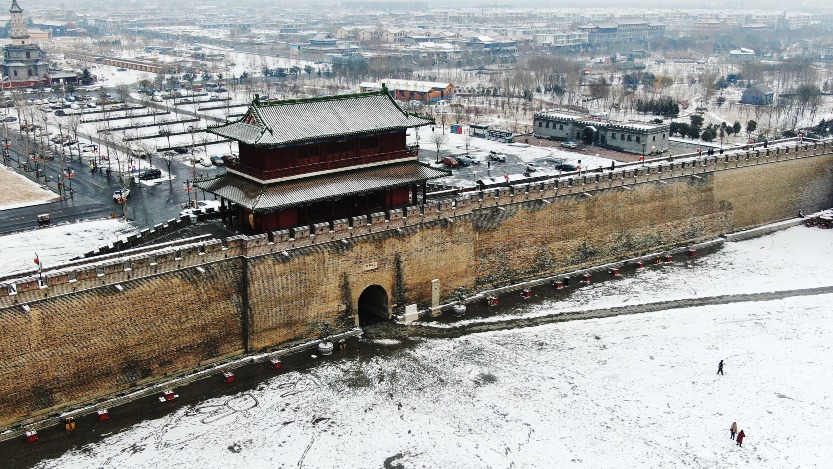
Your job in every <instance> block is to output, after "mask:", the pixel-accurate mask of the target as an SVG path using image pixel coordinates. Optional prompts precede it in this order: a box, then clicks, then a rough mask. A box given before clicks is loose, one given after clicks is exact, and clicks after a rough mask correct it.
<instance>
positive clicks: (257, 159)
mask: <svg viewBox="0 0 833 469" xmlns="http://www.w3.org/2000/svg"><path fill="white" fill-rule="evenodd" d="M431 123H433V121H431V120H430V119H426V118H423V117H420V116H418V115H416V114H411V113H407V112H405V111H403V110H402V109H401V108H400V107H399V106H398V105H397V104H396V102H395V101H394V100H393V98H392V97H391V96H390V94H389V93H388V91H387V89H386V88H384V87H383V88H382V90H381V91H377V92H372V93H361V94H352V95H341V96H328V97H323V98H311V99H296V100H287V101H277V102H260V100H259V99H258V98H255V100H254V101H253V102H252V104H251V106H250V107H249V110H248V111H247V112H246V114H245V115H244V116H243V117H242V118H241V119H240V120H237V121H234V122H229V123H226V124H223V125H219V126H216V127H210V128H209V129H208V130H209V132H212V133H215V134H217V135H220V136H223V137H227V138H231V139H233V140H237V142H238V144H239V149H240V156H239V160H236V161H234V160H233V161H229V162H228V169H227V172H226V174H224V175H222V176H219V177H217V178H213V179H208V180H202V181H197V183H196V185H197V187H199V188H201V189H203V190H205V191H206V192H210V193H213V194H215V195H217V196H219V197H220V200H221V206H222V207H223V209H222V210H223V212H224V215H223V219H224V220H227V221H229V222H231V221H232V220H237V221H239V222H240V223H241V224H242V225H243V228H244V230H246V231H249V232H256V233H262V232H266V231H272V230H278V229H284V228H289V227H293V226H298V225H303V224H311V223H316V222H321V221H332V220H336V219H344V218H348V217H353V216H358V215H370V214H371V213H376V212H381V211H389V210H392V209H396V208H401V207H404V206H407V205H411V204H415V203H416V199H417V196H418V192H419V190H418V188H419V187H420V186H422V190H423V191H424V188H425V186H424V184H425V182H426V181H428V180H430V179H435V178H439V177H443V176H446V175H447V173H446V172H444V171H441V170H437V169H434V168H431V167H429V166H426V165H423V164H421V163H419V161H418V159H417V155H418V148H416V147H412V146H408V145H407V143H406V139H405V137H406V131H407V129H409V128H412V127H419V126H423V125H428V124H431Z"/></svg>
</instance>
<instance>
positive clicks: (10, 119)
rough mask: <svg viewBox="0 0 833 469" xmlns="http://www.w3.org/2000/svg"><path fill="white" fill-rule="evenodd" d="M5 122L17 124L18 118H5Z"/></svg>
mask: <svg viewBox="0 0 833 469" xmlns="http://www.w3.org/2000/svg"><path fill="white" fill-rule="evenodd" d="M3 122H17V117H15V116H6V117H4V118H3Z"/></svg>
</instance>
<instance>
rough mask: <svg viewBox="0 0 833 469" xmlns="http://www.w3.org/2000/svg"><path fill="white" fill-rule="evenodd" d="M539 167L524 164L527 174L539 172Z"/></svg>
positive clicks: (533, 164) (532, 164)
mask: <svg viewBox="0 0 833 469" xmlns="http://www.w3.org/2000/svg"><path fill="white" fill-rule="evenodd" d="M540 170H541V167H540V166H538V165H537V164H535V163H527V164H526V172H527V173H534V172H535V171H540Z"/></svg>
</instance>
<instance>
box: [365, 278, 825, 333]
mask: <svg viewBox="0 0 833 469" xmlns="http://www.w3.org/2000/svg"><path fill="white" fill-rule="evenodd" d="M827 294H833V286H827V287H816V288H806V289H798V290H781V291H775V292H763V293H741V294H735V295H718V296H707V297H702V298H688V299H682V300H669V301H657V302H652V303H643V304H638V305H627V306H617V307H613V308H603V309H591V310H586V311H575V312H566V313H564V312H562V313H557V314H552V315H548V316H536V317H532V318H523V317H520V318H511V319H505V320H500V321H489V322H481V323H469V324H464V325H460V326H452V327H448V326H445V325H443V326H436V325H433V324H431V323H416V324H412V325H411V326H410V327H407V328H406V327H384V325H382V326H383V327H378V328H377V327H374V328H370V330H368V331H366V332H365V333H366V334H368V333H369V334H368V335H366V338H368V339H372V338H373V337H374V336H377V335H378V336H380V337H382V336H384V337H386V338H391V337H392V336H399V338H401V339H407V338H427V339H433V338H457V337H462V336H465V335H470V334H478V333H483V332H492V331H504V330H513V329H524V328H527V327H535V326H541V325H545V324H554V323H559V322H566V321H577V320H582V319H599V318H608V317H614V316H622V315H627V314H640V313H652V312H658V311H667V310H675V309H684V308H695V307H699V306H712V305H724V304H733V303H750V302H758V301H773V300H781V299H784V298H791V297H796V296H813V295H827Z"/></svg>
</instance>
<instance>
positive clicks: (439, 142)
mask: <svg viewBox="0 0 833 469" xmlns="http://www.w3.org/2000/svg"><path fill="white" fill-rule="evenodd" d="M429 141H430V142H431V143H433V144H434V146H436V147H437V163H439V162H440V150H442V149H443V147H445V144H446V143H448V135H446V134H443V133H437V132H434V133H432V134H431V138H429Z"/></svg>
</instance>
